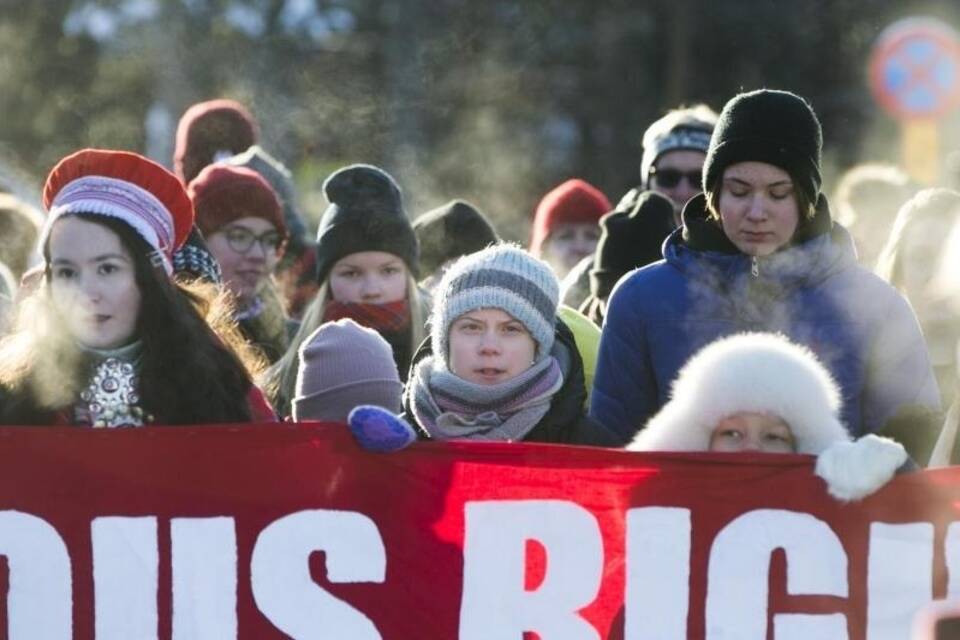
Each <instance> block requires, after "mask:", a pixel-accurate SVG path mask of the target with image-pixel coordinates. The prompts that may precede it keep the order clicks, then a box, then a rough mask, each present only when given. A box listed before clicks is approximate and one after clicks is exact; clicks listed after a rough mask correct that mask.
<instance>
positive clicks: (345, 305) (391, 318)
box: [323, 298, 410, 333]
mask: <svg viewBox="0 0 960 640" xmlns="http://www.w3.org/2000/svg"><path fill="white" fill-rule="evenodd" d="M342 318H350V319H351V320H354V321H356V323H357V324H359V325H360V326H363V327H367V328H368V329H373V330H374V331H377V332H380V333H398V332H400V331H403V330H404V329H407V328H408V327H409V326H410V304H409V303H408V302H407V299H406V298H404V299H403V300H397V301H396V302H387V303H385V304H370V303H365V302H337V301H336V300H328V301H327V304H326V305H325V306H324V308H323V321H324V322H332V321H335V320H340V319H342Z"/></svg>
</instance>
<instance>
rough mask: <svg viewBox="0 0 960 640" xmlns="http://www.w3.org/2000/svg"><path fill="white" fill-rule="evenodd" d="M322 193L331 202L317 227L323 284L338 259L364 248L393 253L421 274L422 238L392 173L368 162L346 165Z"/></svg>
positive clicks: (320, 279)
mask: <svg viewBox="0 0 960 640" xmlns="http://www.w3.org/2000/svg"><path fill="white" fill-rule="evenodd" d="M323 194H324V195H325V196H326V198H327V201H328V202H329V203H330V206H328V207H327V210H326V211H324V212H323V217H322V218H321V219H320V227H319V228H318V229H317V279H318V281H319V282H321V283H322V282H324V281H325V280H326V279H327V275H328V274H329V273H330V269H331V268H332V267H333V265H334V263H335V262H336V261H337V260H339V259H340V258H343V257H345V256H348V255H350V254H352V253H357V252H360V251H385V252H387V253H392V254H394V255H395V256H398V257H400V258H401V259H402V260H403V261H404V263H406V265H407V268H408V269H409V270H410V273H412V274H413V275H414V277H419V272H420V271H419V258H418V254H419V249H418V246H417V237H416V235H414V233H413V227H412V226H411V224H410V219H409V218H407V212H406V211H405V210H404V208H403V196H402V195H401V194H400V187H399V186H397V183H396V181H395V180H394V179H393V178H392V177H390V175H389V174H388V173H386V172H385V171H383V170H382V169H379V168H377V167H374V166H372V165H369V164H354V165H350V166H348V167H343V168H342V169H338V170H337V171H335V172H334V173H333V174H332V175H331V176H330V177H328V178H327V179H326V181H325V182H324V183H323Z"/></svg>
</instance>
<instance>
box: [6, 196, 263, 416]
mask: <svg viewBox="0 0 960 640" xmlns="http://www.w3.org/2000/svg"><path fill="white" fill-rule="evenodd" d="M83 219H84V220H85V221H89V222H93V223H95V224H99V225H101V226H103V227H105V228H106V229H108V230H110V231H112V232H113V233H115V234H116V235H117V237H118V238H119V239H120V242H121V243H122V244H123V245H124V246H125V247H126V249H127V251H129V252H130V255H131V257H132V259H133V264H134V274H135V276H134V277H135V280H136V284H137V287H138V288H139V290H140V295H141V303H140V312H139V315H138V318H137V326H136V331H137V337H138V338H139V339H140V341H141V343H142V345H143V346H142V356H141V366H140V372H139V375H140V380H139V391H140V398H141V400H140V406H141V408H142V409H143V410H144V411H145V412H146V413H147V414H148V415H150V416H152V419H153V422H155V423H157V424H200V423H228V422H246V421H249V420H250V417H251V416H250V409H249V406H248V402H247V398H248V394H249V392H250V388H251V385H252V381H251V374H250V372H248V370H247V369H246V367H245V366H244V363H243V362H242V361H241V359H240V357H239V356H238V355H237V354H236V353H235V352H234V351H233V350H231V349H230V348H228V347H227V346H226V345H225V343H224V341H223V339H222V337H221V336H220V335H218V334H217V333H216V332H215V331H214V330H213V329H212V328H211V326H210V324H208V322H207V320H206V319H205V316H207V317H211V316H214V317H217V318H220V319H222V318H224V317H227V316H228V315H229V314H227V313H210V309H209V304H210V301H209V300H204V299H203V298H202V297H201V296H199V295H198V294H197V293H195V292H192V291H191V290H189V289H187V288H185V287H183V286H181V285H179V284H177V283H175V282H173V281H171V280H170V278H169V277H168V276H167V274H166V273H165V272H164V271H163V268H162V267H161V266H159V265H155V264H154V263H153V262H152V261H151V255H152V254H153V250H152V248H151V247H150V246H149V245H148V244H147V243H146V242H145V241H144V240H143V238H141V237H140V235H139V234H137V232H135V231H134V230H133V228H132V227H130V226H129V225H128V224H126V223H125V222H123V221H122V220H119V219H115V218H110V217H106V216H95V215H88V214H84V216H83ZM43 253H44V258H45V260H46V262H47V265H48V266H47V271H46V272H45V275H44V282H43V284H42V285H41V286H40V287H39V289H38V290H37V291H36V292H34V294H33V295H31V296H30V297H29V298H28V299H26V300H24V301H23V303H21V310H20V319H21V322H20V323H19V325H20V326H19V328H18V330H17V331H16V332H15V333H14V334H12V335H10V336H8V337H7V338H5V339H4V340H3V341H2V342H0V385H2V386H3V388H4V391H5V395H7V397H6V398H4V399H3V400H4V401H3V402H2V403H0V422H2V423H4V424H17V423H19V424H44V423H48V422H49V421H50V420H51V418H52V416H53V415H54V414H55V413H56V411H58V410H63V409H66V408H69V407H70V406H72V404H73V403H74V402H76V400H77V398H78V395H79V392H80V390H81V389H82V387H83V385H84V384H85V383H86V371H87V369H88V366H87V363H86V362H85V357H84V355H83V352H82V350H81V349H80V348H79V347H78V346H77V345H76V343H75V342H74V341H73V340H72V338H71V337H70V336H69V333H68V332H67V331H66V330H65V328H64V327H63V325H62V322H61V321H60V320H59V319H58V318H57V314H56V312H55V311H54V309H53V305H52V304H51V298H50V294H49V287H48V282H49V280H50V272H49V263H50V260H49V258H50V256H49V247H48V246H44V247H43Z"/></svg>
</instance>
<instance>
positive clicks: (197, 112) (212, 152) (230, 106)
mask: <svg viewBox="0 0 960 640" xmlns="http://www.w3.org/2000/svg"><path fill="white" fill-rule="evenodd" d="M259 137H260V131H259V128H258V127H257V121H256V120H255V119H254V117H253V115H252V114H251V113H250V111H249V110H248V109H247V108H246V107H245V106H243V105H242V104H240V103H239V102H237V101H236V100H229V99H227V98H218V99H216V100H206V101H204V102H198V103H196V104H194V105H192V106H191V107H190V108H189V109H187V110H186V111H184V113H183V115H182V116H181V117H180V122H178V123H177V139H176V146H175V147H174V151H173V171H174V173H176V174H177V177H178V178H180V180H181V181H182V182H183V184H185V185H186V184H190V182H191V181H192V180H193V179H194V178H196V177H197V174H199V173H200V172H201V171H202V170H203V168H204V167H206V166H207V165H209V164H212V163H214V162H217V161H218V160H225V159H227V158H229V157H231V156H234V155H236V154H238V153H242V152H243V151H246V150H247V149H249V148H250V146H252V145H254V144H256V142H257V138H259Z"/></svg>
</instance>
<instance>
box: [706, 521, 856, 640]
mask: <svg viewBox="0 0 960 640" xmlns="http://www.w3.org/2000/svg"><path fill="white" fill-rule="evenodd" d="M775 549H783V550H784V551H785V552H786V555H787V593H789V594H790V595H829V596H837V597H841V598H845V597H847V555H846V553H844V551H843V546H842V545H841V544H840V539H839V538H838V537H837V535H836V534H835V533H834V532H833V530H832V529H831V528H830V527H829V526H828V525H827V524H826V523H825V522H823V521H822V520H818V519H817V518H814V517H813V516H811V515H810V514H807V513H797V512H794V511H783V510H780V509H757V510H755V511H750V512H748V513H745V514H743V515H742V516H740V517H739V518H737V519H735V520H734V521H733V522H731V523H730V524H728V525H727V526H726V527H724V528H723V529H722V530H721V531H720V533H718V534H717V537H716V538H715V539H714V541H713V547H712V548H711V550H710V564H709V568H708V574H707V604H706V616H707V625H706V627H707V640H714V639H716V640H719V639H720V638H737V639H738V640H766V638H767V603H768V602H769V582H770V556H771V554H772V553H773V551H774V550H775ZM773 624H774V637H775V638H777V640H801V639H805V640H809V639H810V638H830V639H831V640H845V639H846V638H847V621H846V618H845V617H844V616H843V614H839V613H836V614H820V615H805V614H797V613H791V614H785V613H781V614H776V615H775V616H774V617H773Z"/></svg>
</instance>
